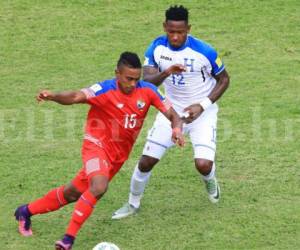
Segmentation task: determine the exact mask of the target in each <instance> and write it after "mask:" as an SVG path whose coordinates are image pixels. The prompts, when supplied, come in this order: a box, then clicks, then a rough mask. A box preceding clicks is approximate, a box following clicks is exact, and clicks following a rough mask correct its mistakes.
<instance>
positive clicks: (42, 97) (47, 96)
mask: <svg viewBox="0 0 300 250" xmlns="http://www.w3.org/2000/svg"><path fill="white" fill-rule="evenodd" d="M52 97H53V93H52V92H51V91H49V90H42V91H40V92H39V93H38V94H37V96H36V100H37V101H38V102H39V103H40V102H42V101H49V100H52Z"/></svg>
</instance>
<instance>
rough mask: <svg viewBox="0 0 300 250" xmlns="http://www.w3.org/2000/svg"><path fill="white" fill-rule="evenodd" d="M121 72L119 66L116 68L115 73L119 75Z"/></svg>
mask: <svg viewBox="0 0 300 250" xmlns="http://www.w3.org/2000/svg"><path fill="white" fill-rule="evenodd" d="M119 74H120V70H119V69H118V68H116V69H115V75H116V76H117V75H119Z"/></svg>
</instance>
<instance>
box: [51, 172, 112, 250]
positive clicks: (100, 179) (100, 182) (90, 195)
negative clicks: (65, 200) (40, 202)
mask: <svg viewBox="0 0 300 250" xmlns="http://www.w3.org/2000/svg"><path fill="white" fill-rule="evenodd" d="M108 183H109V179H108V177H106V176H102V175H95V176H93V177H91V179H90V181H89V188H88V190H86V191H85V192H84V193H83V194H82V195H81V196H80V197H79V199H78V201H77V202H76V204H75V207H74V211H73V214H72V218H71V221H70V223H69V226H68V229H67V231H66V234H65V235H64V237H63V239H62V240H59V241H57V242H56V243H55V249H56V250H70V249H72V246H73V244H74V241H75V237H76V235H77V233H78V231H79V230H80V228H81V227H82V225H83V223H84V222H85V221H86V220H87V219H88V218H89V216H90V215H91V214H92V212H93V209H94V206H95V205H96V203H97V201H98V200H99V199H100V198H101V197H102V196H103V195H104V194H105V192H106V191H107V188H108Z"/></svg>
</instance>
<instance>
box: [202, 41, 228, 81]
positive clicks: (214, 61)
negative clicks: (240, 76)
mask: <svg viewBox="0 0 300 250" xmlns="http://www.w3.org/2000/svg"><path fill="white" fill-rule="evenodd" d="M206 53H207V54H206V56H207V59H208V60H209V62H210V64H211V67H212V72H211V73H212V75H214V76H215V75H218V74H220V73H221V72H222V71H223V70H224V69H225V66H224V64H223V62H222V60H221V58H220V57H219V56H218V53H217V51H216V50H215V49H214V48H212V47H210V46H209V47H208V49H207V52H206Z"/></svg>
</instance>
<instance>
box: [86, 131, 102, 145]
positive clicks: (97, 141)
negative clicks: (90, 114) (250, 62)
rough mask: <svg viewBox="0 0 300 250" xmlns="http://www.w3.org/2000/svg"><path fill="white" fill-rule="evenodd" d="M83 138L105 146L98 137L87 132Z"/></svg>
mask: <svg viewBox="0 0 300 250" xmlns="http://www.w3.org/2000/svg"><path fill="white" fill-rule="evenodd" d="M83 139H85V140H88V141H90V142H92V143H94V144H96V145H97V146H99V147H101V148H103V145H102V143H101V141H100V140H98V139H97V138H95V137H93V136H91V135H89V134H85V135H84V137H83Z"/></svg>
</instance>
